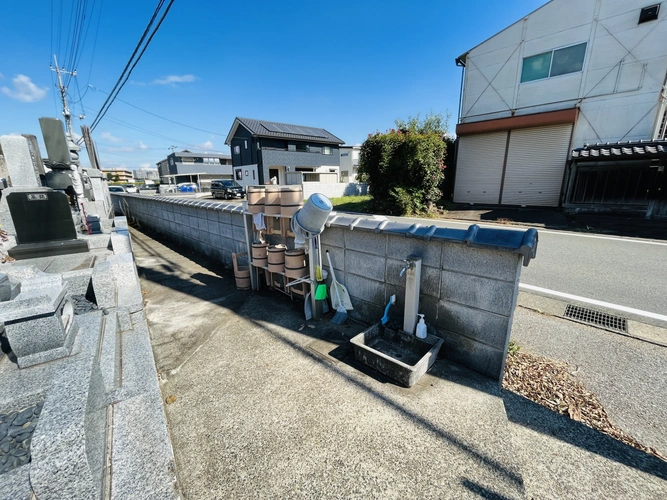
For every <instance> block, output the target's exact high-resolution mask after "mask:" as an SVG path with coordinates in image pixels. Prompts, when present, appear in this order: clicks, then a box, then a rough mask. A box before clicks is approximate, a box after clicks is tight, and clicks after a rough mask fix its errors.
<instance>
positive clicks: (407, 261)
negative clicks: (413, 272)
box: [399, 259, 415, 276]
mask: <svg viewBox="0 0 667 500" xmlns="http://www.w3.org/2000/svg"><path fill="white" fill-rule="evenodd" d="M403 262H405V266H403V269H401V274H399V276H403V275H404V274H405V271H407V270H408V269H412V268H413V267H415V263H414V261H411V260H410V259H403Z"/></svg>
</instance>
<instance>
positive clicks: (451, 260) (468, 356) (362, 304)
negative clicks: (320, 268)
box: [322, 223, 523, 379]
mask: <svg viewBox="0 0 667 500" xmlns="http://www.w3.org/2000/svg"><path fill="white" fill-rule="evenodd" d="M335 226H336V224H335V223H334V224H332V226H331V227H330V228H328V229H326V230H325V231H324V232H323V233H322V248H323V250H325V251H326V250H329V253H330V255H331V259H332V262H333V267H334V271H335V274H336V278H337V279H338V281H340V282H341V283H343V284H344V285H345V286H346V287H347V289H348V291H349V293H350V297H351V299H352V304H353V305H354V310H353V311H350V312H349V313H350V315H351V316H352V317H354V318H356V319H359V320H361V321H364V322H368V323H374V322H377V321H379V320H380V318H381V317H382V315H383V314H384V308H385V305H386V304H387V303H388V302H389V298H390V297H391V295H396V304H395V305H394V306H393V307H392V309H391V314H390V316H391V317H393V318H396V319H398V320H399V322H401V323H402V319H403V310H404V307H405V300H404V297H405V276H403V277H401V276H400V271H401V269H402V268H403V266H404V262H403V259H405V258H407V257H408V256H409V255H417V256H420V257H421V258H422V271H421V273H422V274H421V293H420V296H419V309H420V312H421V313H423V314H425V320H426V322H427V324H429V325H430V326H431V327H434V329H435V332H433V333H435V334H436V335H438V336H440V337H442V338H444V339H445V343H444V346H443V348H442V350H441V355H442V356H445V357H447V358H449V359H452V360H454V361H456V362H458V363H460V364H462V365H465V366H468V367H470V368H473V369H474V370H476V371H479V372H481V373H483V374H485V375H488V376H489V377H492V378H496V379H500V378H501V377H502V373H503V370H504V363H505V357H506V353H507V343H508V342H509V334H510V330H511V327H512V316H513V313H514V308H515V306H516V298H517V292H518V284H519V276H520V274H521V263H522V260H523V256H522V255H520V254H517V253H510V252H504V251H499V250H491V249H484V248H475V247H470V246H467V245H465V244H462V243H459V242H447V241H424V240H420V239H417V238H409V237H406V236H405V235H398V234H397V235H393V234H382V233H380V234H377V233H375V232H368V231H364V230H358V229H353V230H350V229H349V228H348V227H345V228H343V227H335ZM325 264H327V262H326V259H325ZM326 267H327V268H328V265H327V266H326Z"/></svg>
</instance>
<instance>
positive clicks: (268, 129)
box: [225, 117, 345, 144]
mask: <svg viewBox="0 0 667 500" xmlns="http://www.w3.org/2000/svg"><path fill="white" fill-rule="evenodd" d="M238 124H241V125H243V126H244V127H245V128H247V129H248V130H249V131H250V132H251V133H252V135H254V136H258V137H277V138H281V139H297V140H301V141H310V142H323V143H327V144H345V141H343V140H341V139H340V138H338V137H336V136H335V135H333V134H332V133H331V132H329V131H328V130H325V129H323V128H316V127H310V126H305V125H292V124H289V123H280V122H270V121H267V120H256V119H254V118H238V117H237V118H236V120H234V125H232V129H231V131H230V132H229V135H228V136H227V141H226V142H225V144H230V143H231V139H232V137H233V135H234V133H235V132H236V128H237V126H238Z"/></svg>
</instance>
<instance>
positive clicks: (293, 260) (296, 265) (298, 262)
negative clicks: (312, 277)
mask: <svg viewBox="0 0 667 500" xmlns="http://www.w3.org/2000/svg"><path fill="white" fill-rule="evenodd" d="M307 274H308V264H307V262H306V251H305V250H304V249H303V248H298V249H294V250H287V251H286V252H285V276H287V277H289V278H301V277H303V276H306V275H307Z"/></svg>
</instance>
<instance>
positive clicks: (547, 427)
mask: <svg viewBox="0 0 667 500" xmlns="http://www.w3.org/2000/svg"><path fill="white" fill-rule="evenodd" d="M502 397H503V401H504V403H505V412H506V413H507V418H508V419H509V420H510V422H513V423H515V424H518V425H521V426H522V427H526V428H528V429H531V430H533V431H536V432H539V433H540V434H543V435H545V436H549V437H552V438H556V439H558V440H560V441H563V442H565V443H568V444H570V445H573V446H576V447H577V448H579V449H582V450H585V451H588V452H590V453H594V454H596V455H599V456H601V457H604V458H606V459H608V460H612V461H614V462H618V463H620V464H623V465H626V466H628V467H632V468H634V469H637V470H640V471H642V472H645V473H647V474H651V475H653V476H656V477H659V478H661V479H664V480H667V463H666V462H663V461H662V460H660V459H659V458H657V457H654V456H653V455H649V454H648V453H644V452H643V451H641V450H638V449H636V448H633V447H632V446H629V445H627V444H625V443H622V442H621V441H617V440H616V439H613V438H612V437H610V436H607V435H606V434H603V433H602V432H599V431H596V430H595V429H592V428H590V427H588V426H586V425H584V424H582V423H580V422H577V421H575V420H572V419H569V418H567V417H565V416H563V415H560V414H558V413H555V412H552V411H551V410H549V409H547V408H544V407H543V406H540V405H538V404H537V403H534V402H533V401H530V400H529V399H526V398H524V397H522V396H519V395H517V394H514V393H512V392H510V391H506V390H503V391H502Z"/></svg>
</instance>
